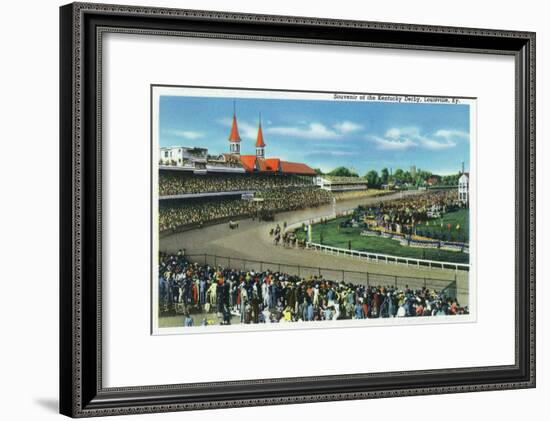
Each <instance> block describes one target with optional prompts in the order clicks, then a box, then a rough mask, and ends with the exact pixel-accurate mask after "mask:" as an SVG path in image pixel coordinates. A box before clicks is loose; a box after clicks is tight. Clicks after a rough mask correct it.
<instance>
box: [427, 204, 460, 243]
mask: <svg viewBox="0 0 550 421" xmlns="http://www.w3.org/2000/svg"><path fill="white" fill-rule="evenodd" d="M469 219H470V218H469V210H468V209H460V210H458V211H455V212H448V213H446V214H444V215H443V216H442V217H441V218H439V219H434V220H432V221H429V222H428V223H427V224H418V225H417V226H416V234H418V235H422V236H425V237H430V238H436V239H439V240H445V241H461V242H466V243H467V242H468V241H469V239H470V238H469V233H470V229H469V228H470V224H469ZM449 225H450V229H449ZM457 227H459V228H458V229H457Z"/></svg>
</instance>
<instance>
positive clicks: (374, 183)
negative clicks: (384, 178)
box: [365, 170, 381, 188]
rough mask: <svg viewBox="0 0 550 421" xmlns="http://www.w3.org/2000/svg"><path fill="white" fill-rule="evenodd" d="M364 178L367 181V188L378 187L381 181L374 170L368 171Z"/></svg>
mask: <svg viewBox="0 0 550 421" xmlns="http://www.w3.org/2000/svg"><path fill="white" fill-rule="evenodd" d="M365 178H366V179H367V183H368V186H369V187H371V188H372V187H380V184H381V183H380V182H381V179H380V177H378V173H377V172H376V170H370V171H369V172H368V173H367V174H365Z"/></svg>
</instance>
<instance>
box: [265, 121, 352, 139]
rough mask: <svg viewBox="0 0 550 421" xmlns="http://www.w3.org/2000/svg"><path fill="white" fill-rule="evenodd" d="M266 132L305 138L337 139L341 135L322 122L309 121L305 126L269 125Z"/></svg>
mask: <svg viewBox="0 0 550 421" xmlns="http://www.w3.org/2000/svg"><path fill="white" fill-rule="evenodd" d="M266 132H268V133H271V134H279V135H283V136H294V137H301V138H304V139H335V138H338V137H341V134H340V133H338V132H336V131H334V130H331V129H330V128H328V127H327V126H325V125H324V124H322V123H309V124H307V125H305V126H304V127H296V126H278V127H277V126H276V127H269V128H267V129H266Z"/></svg>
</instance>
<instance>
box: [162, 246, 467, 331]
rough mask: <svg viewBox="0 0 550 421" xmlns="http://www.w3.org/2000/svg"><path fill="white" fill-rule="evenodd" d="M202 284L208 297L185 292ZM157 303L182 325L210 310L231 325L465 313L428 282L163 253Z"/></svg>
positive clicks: (462, 308)
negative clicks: (237, 264) (335, 276)
mask: <svg viewBox="0 0 550 421" xmlns="http://www.w3.org/2000/svg"><path fill="white" fill-rule="evenodd" d="M201 284H202V285H203V286H202V291H205V290H206V299H205V297H204V295H203V294H201V293H199V294H190V295H189V294H186V293H185V291H187V290H189V289H190V288H192V287H193V285H195V286H196V287H198V289H199V291H200V290H201ZM186 285H187V286H186ZM170 291H172V293H170ZM159 306H160V312H161V313H170V312H172V313H173V312H175V311H177V310H178V308H179V309H182V311H183V313H184V315H185V317H184V326H193V324H194V323H193V317H192V316H191V314H205V313H210V312H212V313H216V314H217V315H218V317H219V320H220V323H221V324H230V323H231V320H232V317H233V320H237V321H238V322H239V323H244V324H256V323H278V322H298V321H320V320H325V321H328V320H343V319H371V318H390V317H428V316H451V315H459V314H467V313H468V307H467V306H466V307H463V306H460V304H459V303H458V301H457V299H456V298H455V297H451V296H448V295H447V294H446V293H444V292H442V291H436V290H434V289H431V288H426V287H423V288H417V289H413V288H409V287H408V286H405V287H404V288H396V287H395V286H380V285H378V286H369V285H362V284H357V285H356V284H353V283H349V282H337V281H332V280H328V279H325V278H323V277H321V276H311V277H308V278H304V277H301V276H296V275H290V274H287V273H282V272H272V271H270V270H266V271H263V272H255V271H243V270H236V269H231V268H224V267H221V266H218V267H212V266H209V265H200V264H198V263H191V262H189V261H188V260H187V259H186V258H185V257H184V256H182V255H179V256H178V255H177V254H174V255H172V254H164V253H161V254H160V259H159ZM204 324H205V322H204V318H203V322H201V325H204Z"/></svg>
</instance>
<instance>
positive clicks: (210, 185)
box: [159, 171, 314, 196]
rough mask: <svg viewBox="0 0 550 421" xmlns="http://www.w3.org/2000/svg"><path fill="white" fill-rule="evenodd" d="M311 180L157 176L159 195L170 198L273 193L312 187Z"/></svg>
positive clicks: (266, 176)
mask: <svg viewBox="0 0 550 421" xmlns="http://www.w3.org/2000/svg"><path fill="white" fill-rule="evenodd" d="M313 182H314V179H313V178H312V177H301V176H297V175H278V174H206V175H200V176H199V175H193V174H186V173H184V172H179V173H170V174H168V173H165V172H163V171H161V172H160V173H159V195H160V196H173V195H179V194H190V193H211V192H231V191H248V190H253V191H257V190H273V189H284V188H292V187H301V186H308V185H309V186H311V185H312V183H313Z"/></svg>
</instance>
